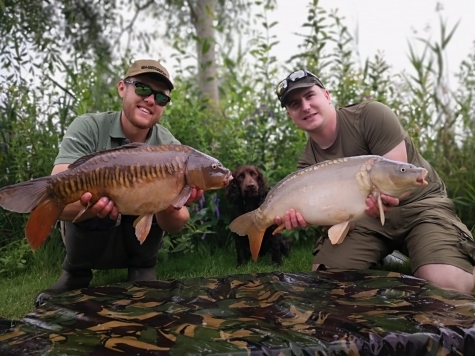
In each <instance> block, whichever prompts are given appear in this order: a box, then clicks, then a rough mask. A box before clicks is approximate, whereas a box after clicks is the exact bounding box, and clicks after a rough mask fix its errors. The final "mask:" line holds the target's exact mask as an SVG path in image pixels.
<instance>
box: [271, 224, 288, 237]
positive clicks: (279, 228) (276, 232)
mask: <svg viewBox="0 0 475 356" xmlns="http://www.w3.org/2000/svg"><path fill="white" fill-rule="evenodd" d="M283 230H285V223H282V224H280V225H279V226H277V227H276V228H275V230H274V231H273V232H272V235H276V234H278V233H279V232H281V231H283Z"/></svg>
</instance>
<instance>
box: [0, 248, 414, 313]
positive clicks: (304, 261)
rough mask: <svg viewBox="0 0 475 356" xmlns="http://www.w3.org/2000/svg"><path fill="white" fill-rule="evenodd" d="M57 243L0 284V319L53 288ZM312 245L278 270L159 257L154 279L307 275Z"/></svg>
mask: <svg viewBox="0 0 475 356" xmlns="http://www.w3.org/2000/svg"><path fill="white" fill-rule="evenodd" d="M58 249H61V246H59V243H58V241H56V242H55V241H51V239H50V241H47V243H46V244H44V245H43V246H42V247H41V248H40V249H39V250H38V251H36V252H35V253H34V257H33V258H32V260H31V261H30V266H29V268H28V269H27V270H26V271H25V272H22V273H19V274H16V275H14V276H12V277H10V278H7V279H2V280H0V290H1V291H2V293H0V317H1V318H4V319H9V320H18V319H21V318H23V317H24V316H25V315H26V314H28V313H29V312H31V311H33V310H34V305H33V301H34V299H35V297H36V295H37V294H38V293H39V292H40V291H41V290H43V289H44V288H46V287H48V286H49V285H51V284H53V283H54V282H55V281H56V279H57V278H58V277H59V275H60V273H61V262H62V257H61V256H62V255H63V253H62V251H58ZM311 250H312V243H309V242H307V243H302V244H299V245H297V246H294V247H293V248H292V251H291V257H290V258H288V259H287V258H284V259H283V264H282V266H280V267H275V266H273V265H272V263H271V257H270V256H269V255H267V256H264V257H263V258H260V259H259V260H258V261H257V262H252V261H251V262H249V263H248V264H246V265H244V266H242V267H239V268H237V267H236V257H235V251H234V250H233V248H232V247H227V248H223V249H218V250H216V251H215V252H214V253H212V252H211V251H210V249H200V250H199V251H197V252H195V253H192V254H185V255H183V256H180V257H175V256H170V255H167V254H164V253H160V258H159V263H158V265H157V277H158V278H159V279H162V280H167V279H175V278H191V277H210V276H225V275H230V274H242V273H261V272H272V271H276V270H279V271H284V272H307V271H310V269H311V265H312V261H313V256H312V254H311ZM407 268H408V266H386V267H385V269H390V270H395V271H401V272H404V273H407ZM126 277H127V270H126V269H121V270H107V271H94V277H93V280H92V282H91V285H92V286H98V285H106V284H114V283H120V282H124V281H125V280H126Z"/></svg>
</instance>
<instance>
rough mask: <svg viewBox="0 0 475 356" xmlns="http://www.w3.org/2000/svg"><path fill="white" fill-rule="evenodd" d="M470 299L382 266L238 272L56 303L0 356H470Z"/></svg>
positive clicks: (3, 344)
mask: <svg viewBox="0 0 475 356" xmlns="http://www.w3.org/2000/svg"><path fill="white" fill-rule="evenodd" d="M474 312H475V295H474V294H471V293H465V294H464V293H456V292H452V291H445V290H442V289H438V288H435V287H433V286H431V285H429V284H426V283H424V281H422V280H419V279H416V278H413V277H409V276H405V275H401V274H399V273H391V272H383V271H369V270H362V271H344V270H338V271H331V272H330V271H324V272H309V273H280V272H274V273H262V274H241V275H232V276H226V277H217V278H190V279H180V280H172V281H158V282H144V283H136V284H134V285H130V284H125V283H124V284H117V285H111V286H104V287H91V288H86V289H83V290H78V291H74V292H69V293H65V294H62V295H60V296H57V297H55V298H53V299H51V300H50V301H48V302H47V303H45V304H43V305H42V306H41V307H40V308H38V309H37V310H36V311H35V312H33V313H30V314H28V315H27V316H26V317H25V318H23V319H22V320H21V321H19V322H17V324H16V325H15V326H13V327H12V328H10V329H8V330H6V331H4V332H3V334H1V333H0V355H100V356H107V355H475V325H474V324H475V315H474Z"/></svg>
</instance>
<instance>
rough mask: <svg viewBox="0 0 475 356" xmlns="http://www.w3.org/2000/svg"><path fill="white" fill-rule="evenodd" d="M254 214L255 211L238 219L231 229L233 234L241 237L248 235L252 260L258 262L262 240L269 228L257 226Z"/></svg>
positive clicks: (234, 221)
mask: <svg viewBox="0 0 475 356" xmlns="http://www.w3.org/2000/svg"><path fill="white" fill-rule="evenodd" d="M254 213H255V210H253V211H251V212H249V213H246V214H243V215H241V216H239V217H237V218H236V219H234V220H233V221H232V222H231V224H230V225H229V228H230V229H231V231H232V232H235V233H236V234H238V235H240V236H246V235H247V237H248V239H249V247H250V250H251V254H252V259H253V260H254V261H257V257H258V256H259V250H260V249H261V245H262V239H263V238H264V233H265V232H266V228H267V227H264V228H260V227H258V226H257V225H256V223H255V221H254Z"/></svg>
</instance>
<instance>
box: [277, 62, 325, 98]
mask: <svg viewBox="0 0 475 356" xmlns="http://www.w3.org/2000/svg"><path fill="white" fill-rule="evenodd" d="M305 77H313V78H315V79H316V80H315V84H317V85H318V86H319V87H320V88H323V89H325V86H324V85H323V83H322V82H321V80H320V78H318V77H317V76H316V75H315V74H313V73H312V72H309V71H308V70H305V69H300V70H296V71H295V72H292V73H290V74H289V75H288V76H287V78H285V79H284V80H281V81H280V82H279V84H277V87H276V88H275V93H276V94H277V97H278V98H279V100H280V98H282V95H283V94H284V93H285V90H286V89H287V88H288V86H289V81H292V82H296V81H298V80H300V79H302V78H305Z"/></svg>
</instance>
